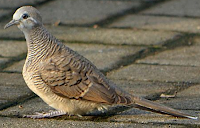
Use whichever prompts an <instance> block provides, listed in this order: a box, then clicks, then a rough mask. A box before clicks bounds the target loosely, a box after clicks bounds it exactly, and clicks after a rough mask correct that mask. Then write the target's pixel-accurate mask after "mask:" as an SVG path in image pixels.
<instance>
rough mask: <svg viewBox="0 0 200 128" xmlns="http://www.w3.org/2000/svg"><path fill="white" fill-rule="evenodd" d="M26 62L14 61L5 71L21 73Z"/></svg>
mask: <svg viewBox="0 0 200 128" xmlns="http://www.w3.org/2000/svg"><path fill="white" fill-rule="evenodd" d="M24 63H25V60H21V61H17V62H15V63H13V64H12V65H11V66H9V67H7V68H5V69H4V71H9V72H18V73H21V72H22V69H23V66H24Z"/></svg>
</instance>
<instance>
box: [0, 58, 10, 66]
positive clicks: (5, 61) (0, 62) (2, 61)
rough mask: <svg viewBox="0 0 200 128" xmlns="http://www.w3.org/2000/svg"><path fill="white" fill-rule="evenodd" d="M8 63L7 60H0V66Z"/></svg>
mask: <svg viewBox="0 0 200 128" xmlns="http://www.w3.org/2000/svg"><path fill="white" fill-rule="evenodd" d="M7 62H9V59H8V58H0V65H3V64H5V63H7Z"/></svg>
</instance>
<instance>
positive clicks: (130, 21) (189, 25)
mask: <svg viewBox="0 0 200 128" xmlns="http://www.w3.org/2000/svg"><path fill="white" fill-rule="evenodd" d="M110 27H131V28H142V29H156V30H169V31H181V32H193V33H198V32H199V28H200V25H199V20H198V19H194V18H181V17H165V16H148V15H127V16H125V17H124V18H122V19H120V20H118V21H116V22H114V23H113V24H111V25H110Z"/></svg>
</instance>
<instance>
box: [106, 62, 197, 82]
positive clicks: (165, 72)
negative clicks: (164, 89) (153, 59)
mask: <svg viewBox="0 0 200 128" xmlns="http://www.w3.org/2000/svg"><path fill="white" fill-rule="evenodd" d="M186 72H187V73H186ZM108 76H109V78H112V79H123V80H141V81H163V82H164V81H165V82H199V76H200V69H199V67H191V66H184V67H183V66H166V65H163V66H161V65H145V64H144V65H143V64H132V65H130V66H126V67H123V68H121V69H119V70H116V71H112V72H110V73H108Z"/></svg>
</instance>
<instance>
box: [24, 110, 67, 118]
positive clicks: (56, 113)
mask: <svg viewBox="0 0 200 128" xmlns="http://www.w3.org/2000/svg"><path fill="white" fill-rule="evenodd" d="M66 114H67V113H66V112H64V111H52V112H48V113H38V112H37V113H36V114H35V115H24V116H23V117H24V118H33V119H41V118H51V117H56V116H62V115H66Z"/></svg>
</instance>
